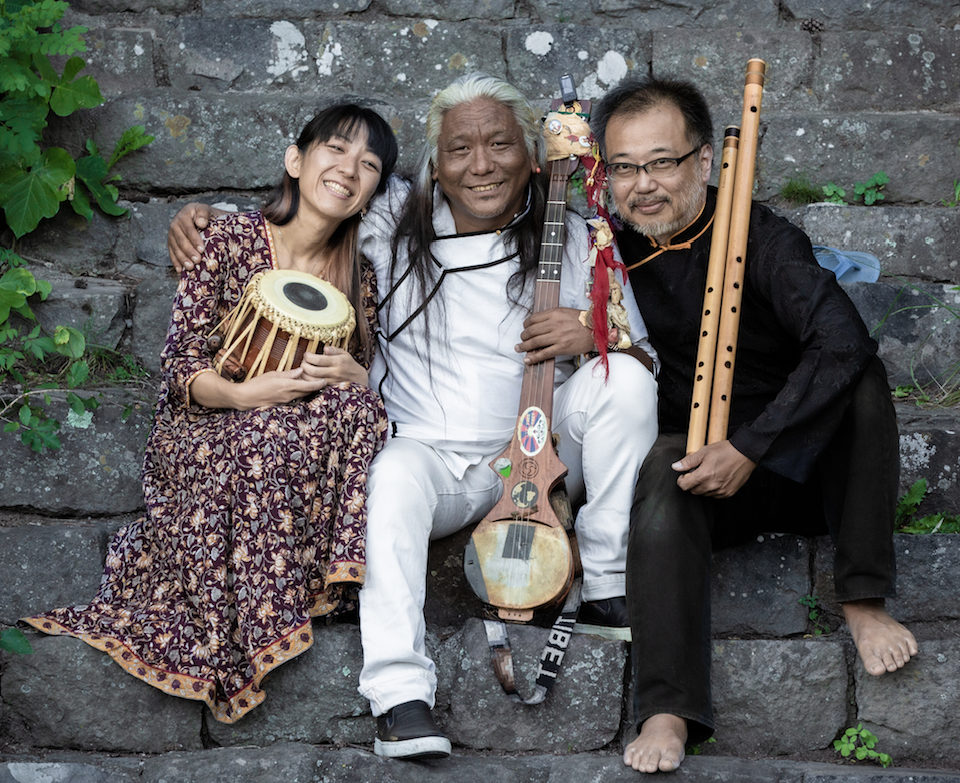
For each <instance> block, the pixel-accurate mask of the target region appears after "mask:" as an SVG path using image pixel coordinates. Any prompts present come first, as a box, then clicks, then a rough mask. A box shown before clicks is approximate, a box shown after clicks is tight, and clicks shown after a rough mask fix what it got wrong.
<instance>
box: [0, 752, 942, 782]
mask: <svg viewBox="0 0 960 783" xmlns="http://www.w3.org/2000/svg"><path fill="white" fill-rule="evenodd" d="M675 777H676V779H678V780H683V781H685V782H686V783H729V782H730V781H737V783H854V782H856V783H874V782H875V783H956V782H957V781H958V780H960V776H958V775H957V773H956V772H951V771H949V770H936V769H916V768H903V767H890V768H889V769H881V768H880V767H879V766H878V765H876V764H869V762H859V763H856V762H853V763H848V764H844V765H837V764H826V763H818V762H812V763H811V762H796V761H789V760H766V761H753V760H748V759H738V758H722V757H717V756H688V757H687V759H686V760H685V761H684V762H683V766H682V767H681V770H680V772H678V773H677V774H676V775H675ZM639 779H640V778H638V773H636V772H634V771H633V770H632V769H630V768H628V767H625V766H624V765H623V762H622V761H621V760H620V759H619V758H618V754H614V753H606V752H603V753H578V754H571V755H565V756H544V755H530V754H525V755H517V756H508V755H502V754H500V755H497V756H483V755H466V754H460V753H458V752H456V751H455V752H454V756H453V757H452V758H449V759H444V760H442V761H426V762H410V761H397V760H387V759H380V758H377V757H376V756H374V755H373V754H372V753H370V752H367V751H364V750H362V749H358V748H343V749H336V748H331V747H317V746H315V745H310V744H307V743H279V744H277V745H274V746H272V747H269V748H217V749H210V750H202V751H179V752H172V753H164V754H160V755H156V756H150V757H146V758H144V757H123V756H106V755H100V754H96V755H94V754H80V753H63V752H62V753H55V754H49V755H45V756H31V755H22V756H7V757H6V758H3V759H0V783H24V782H25V781H31V782H32V781H38V782H39V781H71V783H170V781H177V783H291V781H296V783H357V781H363V783H367V782H368V781H371V782H372V781H376V782H377V783H380V782H381V781H382V782H383V783H422V781H424V780H436V781H457V782H458V783H489V781H498V783H500V782H501V781H502V783H561V782H562V781H582V780H597V781H599V780H602V781H604V783H636V781H637V780H639Z"/></svg>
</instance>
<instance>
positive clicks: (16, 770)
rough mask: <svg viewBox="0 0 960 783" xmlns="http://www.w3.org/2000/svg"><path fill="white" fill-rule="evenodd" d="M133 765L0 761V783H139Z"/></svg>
mask: <svg viewBox="0 0 960 783" xmlns="http://www.w3.org/2000/svg"><path fill="white" fill-rule="evenodd" d="M137 766H138V765H137V764H136V762H134V763H132V764H131V763H125V760H123V759H121V760H118V761H117V762H110V761H107V762H106V763H103V761H102V760H101V759H96V760H95V761H94V762H93V763H85V762H83V761H80V760H74V761H63V760H58V761H34V760H33V759H22V760H21V759H13V760H7V761H6V762H5V763H4V762H0V783H25V782H26V781H30V782H31V783H32V782H33V781H36V783H40V782H41V781H43V783H47V782H48V781H49V783H60V781H64V782H65V783H66V782H67V781H69V783H139V781H140V770H139V769H138V768H137Z"/></svg>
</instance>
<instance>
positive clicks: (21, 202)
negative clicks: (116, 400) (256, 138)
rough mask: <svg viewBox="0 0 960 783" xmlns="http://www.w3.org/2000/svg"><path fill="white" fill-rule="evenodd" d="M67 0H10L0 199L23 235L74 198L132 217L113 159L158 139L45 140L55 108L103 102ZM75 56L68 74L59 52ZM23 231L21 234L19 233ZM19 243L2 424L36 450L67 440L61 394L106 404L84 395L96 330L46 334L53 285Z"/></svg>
mask: <svg viewBox="0 0 960 783" xmlns="http://www.w3.org/2000/svg"><path fill="white" fill-rule="evenodd" d="M66 9H67V3H66V2H63V1H62V0H0V207H2V208H3V211H4V216H5V218H6V223H7V225H8V226H9V228H10V229H11V230H12V232H13V235H14V237H15V238H16V239H19V238H20V237H23V236H24V235H25V234H28V233H30V232H31V231H33V230H34V229H35V228H36V227H37V226H38V225H39V223H40V221H41V220H43V219H44V218H51V217H53V216H54V215H56V214H57V213H58V212H59V211H60V207H61V206H62V205H63V203H64V202H67V203H69V204H70V206H71V208H72V209H73V211H74V212H76V213H77V214H78V215H81V216H83V217H85V218H87V219H88V220H90V219H91V218H92V217H93V205H94V204H95V205H96V206H97V207H98V208H99V209H100V210H101V211H103V212H104V213H106V214H108V215H124V214H126V210H125V209H123V208H122V207H120V206H118V205H117V200H118V199H119V196H120V193H119V191H118V190H117V188H116V186H115V185H113V184H112V183H113V182H115V181H116V180H118V179H119V177H118V176H116V175H113V176H111V175H110V170H111V169H112V167H113V166H114V165H115V164H116V163H117V161H119V160H120V159H121V158H123V157H124V156H125V155H128V154H130V153H131V152H134V151H135V150H138V149H140V148H141V147H143V146H144V145H146V144H149V143H150V142H151V141H153V137H152V136H148V135H146V134H145V132H144V128H143V126H140V125H137V126H134V127H132V128H129V129H127V130H126V131H125V132H124V133H123V135H122V136H121V137H120V140H119V141H118V142H117V144H116V146H115V147H114V150H113V153H112V154H111V155H110V157H109V159H108V160H105V159H104V158H103V157H102V156H101V155H100V151H99V149H98V148H97V145H96V143H95V142H94V141H93V140H92V139H88V140H87V142H86V144H85V145H84V150H85V154H83V155H81V156H80V157H77V158H76V159H75V158H74V156H73V155H72V154H71V153H70V152H68V151H67V150H65V149H62V148H60V147H51V146H45V145H44V143H43V131H44V130H45V129H46V127H47V118H48V116H49V115H50V112H53V114H54V115H56V116H59V117H68V116H70V115H71V114H73V113H74V112H75V111H78V110H80V109H89V108H93V107H95V106H99V105H100V104H101V103H103V96H102V95H101V94H100V87H99V86H98V85H97V82H96V80H95V79H94V78H93V77H92V76H81V75H80V72H81V71H82V70H83V68H84V67H85V63H84V61H83V60H82V59H81V58H80V57H73V56H71V55H73V54H75V53H76V52H82V51H85V50H86V45H85V44H84V42H83V37H82V36H83V33H85V32H86V28H84V27H71V28H69V29H64V28H63V27H61V25H60V21H59V20H60V19H61V17H62V16H63V14H64V12H65V11H66ZM55 55H59V56H66V57H67V58H68V59H67V60H66V63H65V64H64V65H63V70H62V71H61V72H60V73H58V72H57V69H56V68H54V66H53V63H52V62H51V61H50V57H51V56H55ZM16 239H15V241H16ZM15 250H16V245H14V248H12V249H8V248H3V247H0V423H2V424H3V431H4V432H6V433H19V436H20V440H21V441H22V442H23V443H24V444H26V445H27V446H29V447H30V448H32V449H33V450H34V451H42V450H43V449H48V448H49V449H55V448H59V446H60V439H59V438H58V436H57V431H58V430H59V429H60V422H58V421H57V420H56V419H54V418H52V417H50V416H49V415H48V414H47V413H46V412H45V409H44V406H45V405H49V404H50V402H51V401H52V397H53V395H55V394H56V395H58V396H59V397H62V398H63V399H65V400H66V401H67V403H68V404H69V405H70V407H71V409H72V410H73V412H74V413H75V414H80V413H83V412H86V411H89V410H93V409H94V408H96V407H97V404H98V403H97V400H96V399H95V398H93V397H83V396H81V395H79V394H77V393H76V391H75V390H76V389H79V388H80V387H81V386H83V385H84V384H85V383H87V382H88V381H89V380H90V378H91V369H90V364H89V363H88V360H87V357H86V355H85V354H86V349H87V345H86V337H85V335H84V334H83V333H82V332H80V331H79V330H77V329H74V328H72V327H68V326H57V327H56V328H55V329H54V331H53V334H47V333H44V332H43V330H42V329H41V327H40V325H39V324H38V323H37V321H36V318H35V316H34V314H33V310H32V309H31V304H36V303H37V302H42V301H43V300H44V299H46V298H47V297H48V296H49V294H50V290H51V286H50V284H49V283H48V282H46V281H44V280H37V279H36V278H35V277H34V276H33V274H32V273H31V272H30V271H29V270H28V269H27V268H26V266H25V264H26V262H25V261H24V259H23V258H21V257H20V256H19V255H18V254H17V253H16V252H15Z"/></svg>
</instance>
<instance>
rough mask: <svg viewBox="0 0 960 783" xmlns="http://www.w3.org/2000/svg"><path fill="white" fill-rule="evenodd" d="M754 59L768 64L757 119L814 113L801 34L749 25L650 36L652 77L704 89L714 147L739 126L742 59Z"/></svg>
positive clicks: (807, 51) (809, 62) (809, 59)
mask: <svg viewBox="0 0 960 783" xmlns="http://www.w3.org/2000/svg"><path fill="white" fill-rule="evenodd" d="M751 16H752V14H751ZM753 57H759V58H761V59H762V60H764V61H765V62H766V63H767V70H766V77H765V79H764V82H765V83H764V87H763V97H762V100H761V114H760V116H761V120H763V119H764V118H765V117H766V116H767V115H768V114H769V113H770V112H782V111H795V112H796V111H803V110H810V111H813V110H815V109H816V107H817V99H816V96H815V95H813V94H812V91H811V89H810V83H809V75H808V74H809V71H810V69H811V68H812V66H813V60H814V49H813V43H812V42H811V40H810V36H809V35H807V34H806V33H802V32H795V31H791V30H764V29H762V28H760V29H757V28H755V27H753V26H752V25H751V29H750V30H741V29H736V28H735V27H734V26H731V27H729V28H727V29H719V30H716V29H709V28H707V29H701V30H688V29H683V28H674V29H666V30H663V29H660V30H656V31H655V32H654V34H653V71H654V73H655V74H656V75H658V76H663V75H673V76H678V77H679V78H682V79H689V80H691V81H692V82H693V83H694V84H696V85H697V86H698V87H699V88H700V89H701V90H702V91H703V93H704V96H705V97H706V99H707V103H708V105H709V106H710V113H711V114H712V116H713V124H714V135H715V136H716V144H717V145H719V144H720V143H721V142H722V141H723V129H724V128H725V127H726V126H727V125H740V124H741V117H742V114H743V80H744V75H745V74H746V67H747V61H748V60H750V59H751V58H753ZM717 148H718V149H719V146H718V147H717Z"/></svg>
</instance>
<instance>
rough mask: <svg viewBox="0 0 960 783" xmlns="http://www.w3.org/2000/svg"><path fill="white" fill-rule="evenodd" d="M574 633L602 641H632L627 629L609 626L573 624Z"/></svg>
mask: <svg viewBox="0 0 960 783" xmlns="http://www.w3.org/2000/svg"><path fill="white" fill-rule="evenodd" d="M573 632H574V633H586V634H590V635H591V636H600V637H602V638H604V639H617V640H620V641H623V642H629V641H632V635H631V633H630V629H629V628H616V627H614V626H611V625H590V624H588V623H574V626H573Z"/></svg>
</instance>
